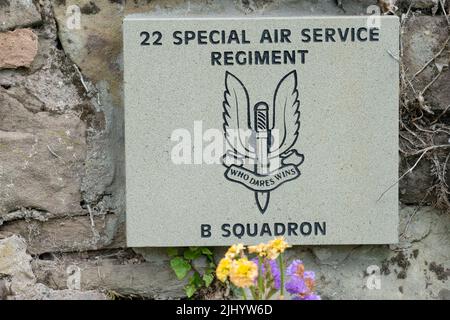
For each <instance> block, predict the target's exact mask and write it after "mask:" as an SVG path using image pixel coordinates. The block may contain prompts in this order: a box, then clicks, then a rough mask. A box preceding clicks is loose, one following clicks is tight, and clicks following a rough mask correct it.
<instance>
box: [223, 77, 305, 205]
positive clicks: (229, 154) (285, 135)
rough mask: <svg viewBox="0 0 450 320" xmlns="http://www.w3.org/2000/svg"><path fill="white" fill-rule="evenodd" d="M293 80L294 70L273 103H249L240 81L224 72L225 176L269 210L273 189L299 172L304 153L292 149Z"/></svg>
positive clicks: (296, 114) (296, 122) (296, 123)
mask: <svg viewBox="0 0 450 320" xmlns="http://www.w3.org/2000/svg"><path fill="white" fill-rule="evenodd" d="M297 85H298V83H297V72H296V71H295V70H293V71H291V72H289V73H287V74H286V75H285V76H284V77H283V78H282V79H281V80H280V81H279V83H278V85H277V86H276V88H275V91H274V96H273V101H272V103H271V104H269V103H267V102H264V101H259V102H256V103H252V101H251V100H250V98H249V94H248V92H247V89H246V88H245V86H244V84H243V83H242V81H241V80H239V79H238V78H237V77H236V76H235V75H233V74H232V73H230V72H228V71H227V72H226V73H225V92H224V101H223V121H224V123H223V130H224V136H225V139H226V141H227V151H226V153H225V155H224V156H223V158H222V162H223V164H224V165H225V166H226V167H227V170H226V171H225V178H227V179H228V180H230V181H233V182H237V183H240V184H242V185H244V186H245V187H247V188H248V189H250V190H252V191H253V192H254V194H255V201H256V205H257V207H258V209H259V211H260V212H261V213H264V212H265V211H266V210H267V208H268V205H269V200H270V193H271V192H272V191H273V190H275V189H276V188H278V187H279V186H281V185H282V184H284V183H285V182H288V181H291V180H294V179H296V178H298V177H299V176H300V171H299V170H298V166H299V165H300V164H301V163H302V162H303V160H304V156H303V154H300V153H298V152H297V150H296V149H293V147H294V145H295V143H296V141H297V139H298V136H299V129H300V110H299V109H300V101H299V93H298V87H297Z"/></svg>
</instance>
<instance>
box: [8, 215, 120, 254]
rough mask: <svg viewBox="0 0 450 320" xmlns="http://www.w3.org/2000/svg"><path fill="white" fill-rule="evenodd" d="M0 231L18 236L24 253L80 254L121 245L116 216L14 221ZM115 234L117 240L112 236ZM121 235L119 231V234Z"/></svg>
mask: <svg viewBox="0 0 450 320" xmlns="http://www.w3.org/2000/svg"><path fill="white" fill-rule="evenodd" d="M1 228H2V230H4V231H8V232H11V233H15V234H19V235H21V236H22V237H23V238H24V239H26V241H27V243H28V252H30V253H31V254H42V253H49V252H72V251H76V252H81V251H86V250H98V249H107V248H118V247H123V246H124V239H123V236H120V233H119V232H118V231H117V230H118V229H117V228H118V221H117V216H116V215H114V214H108V215H106V216H96V217H93V219H92V220H91V219H90V217H89V216H76V217H70V218H64V219H49V220H48V221H37V220H29V221H27V220H18V221H14V222H10V223H6V224H4V225H3V226H2V227H1ZM117 234H119V235H118V236H117V237H116V235H117ZM121 234H122V235H123V231H122V232H121Z"/></svg>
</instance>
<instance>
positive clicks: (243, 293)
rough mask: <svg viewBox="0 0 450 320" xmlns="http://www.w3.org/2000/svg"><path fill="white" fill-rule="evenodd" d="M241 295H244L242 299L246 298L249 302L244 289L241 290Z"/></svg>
mask: <svg viewBox="0 0 450 320" xmlns="http://www.w3.org/2000/svg"><path fill="white" fill-rule="evenodd" d="M241 293H242V297H243V298H244V300H247V294H246V293H245V289H244V288H241Z"/></svg>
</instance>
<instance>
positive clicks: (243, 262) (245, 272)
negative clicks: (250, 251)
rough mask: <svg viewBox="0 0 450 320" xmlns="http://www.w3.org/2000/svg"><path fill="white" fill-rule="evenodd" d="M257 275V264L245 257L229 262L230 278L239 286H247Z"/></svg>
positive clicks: (252, 282)
mask: <svg viewBox="0 0 450 320" xmlns="http://www.w3.org/2000/svg"><path fill="white" fill-rule="evenodd" d="M257 276H258V266H257V265H256V264H255V263H254V262H253V261H249V260H247V258H240V259H239V260H234V261H233V262H232V264H231V270H230V280H231V282H232V283H233V284H234V285H235V286H236V287H239V288H248V287H250V286H252V285H253V284H254V281H255V279H256V277H257Z"/></svg>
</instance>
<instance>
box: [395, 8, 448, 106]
mask: <svg viewBox="0 0 450 320" xmlns="http://www.w3.org/2000/svg"><path fill="white" fill-rule="evenodd" d="M448 38H449V31H448V28H447V21H446V19H445V17H442V16H434V17H432V16H411V17H410V18H409V19H408V20H407V21H406V24H405V28H404V32H403V34H402V43H403V63H404V66H405V73H406V74H405V75H406V77H407V78H408V79H409V80H411V84H412V86H413V87H414V88H415V91H416V92H417V93H418V92H420V91H422V90H423V89H424V88H425V87H426V86H427V85H428V84H429V83H430V82H431V81H432V80H433V79H434V78H435V77H436V76H438V74H439V72H440V70H442V71H441V73H440V75H439V77H438V78H437V80H436V81H435V82H434V83H433V84H432V85H431V86H430V87H429V89H428V90H427V91H425V93H424V98H425V104H427V105H429V106H430V108H431V110H435V111H437V113H440V112H439V111H442V110H444V109H445V108H446V107H447V106H449V105H450V71H449V68H448V66H449V64H450V53H449V44H448V43H447V45H446V46H445V43H446V41H448ZM441 50H442V53H441V54H440V55H439V56H437V57H436V59H435V60H434V61H433V62H432V63H430V64H429V65H428V66H427V67H426V68H425V69H424V70H423V71H422V72H420V73H419V74H417V76H415V77H414V75H415V74H416V73H418V72H419V71H420V70H421V69H422V68H423V67H424V66H425V65H426V64H427V63H428V62H429V61H430V60H431V59H433V57H435V56H436V55H437V54H438V53H439V52H440V51H441Z"/></svg>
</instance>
